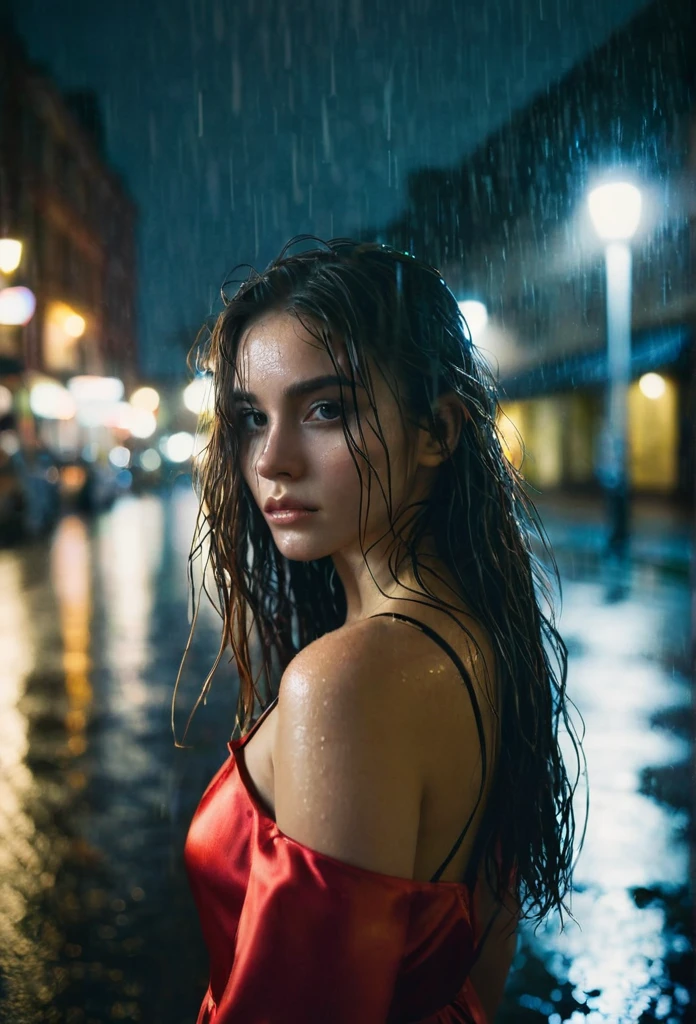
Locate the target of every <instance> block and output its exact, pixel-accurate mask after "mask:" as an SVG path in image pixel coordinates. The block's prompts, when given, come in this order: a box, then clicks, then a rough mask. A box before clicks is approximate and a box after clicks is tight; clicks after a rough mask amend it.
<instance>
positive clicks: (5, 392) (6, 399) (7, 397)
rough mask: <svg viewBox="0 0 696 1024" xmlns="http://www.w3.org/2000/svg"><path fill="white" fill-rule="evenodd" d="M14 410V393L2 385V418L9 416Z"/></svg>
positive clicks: (0, 406) (0, 393)
mask: <svg viewBox="0 0 696 1024" xmlns="http://www.w3.org/2000/svg"><path fill="white" fill-rule="evenodd" d="M11 410H12V392H11V391H10V389H9V388H6V387H5V385H4V384H0V416H7V414H8V412H10V411H11Z"/></svg>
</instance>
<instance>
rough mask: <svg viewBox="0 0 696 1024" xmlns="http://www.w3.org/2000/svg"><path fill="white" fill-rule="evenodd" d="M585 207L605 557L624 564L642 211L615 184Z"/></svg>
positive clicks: (634, 195) (634, 194) (626, 188)
mask: <svg viewBox="0 0 696 1024" xmlns="http://www.w3.org/2000/svg"><path fill="white" fill-rule="evenodd" d="M589 207H590V214H591V216H592V220H593V222H594V226H595V229H596V231H597V233H598V234H599V235H600V236H601V237H602V238H603V239H604V240H605V241H606V243H607V245H606V249H605V260H604V262H605V271H606V293H607V298H606V303H607V394H606V405H605V414H604V429H603V440H604V445H603V455H602V466H601V471H602V482H603V485H604V488H605V492H606V497H607V513H608V519H609V535H608V543H607V553H608V554H609V555H610V556H612V557H615V558H618V559H621V560H623V559H624V558H625V556H626V554H627V550H628V540H629V535H630V503H629V474H628V388H629V384H630V381H631V274H632V254H631V247H630V239H631V238H632V237H633V235H634V233H635V231H636V228H637V227H638V222H639V220H640V211H641V195H640V192H639V191H638V189H637V188H636V187H635V185H631V184H629V183H627V182H618V181H614V182H611V183H608V184H606V185H600V186H598V187H597V188H595V189H593V191H592V192H591V193H590V196H589Z"/></svg>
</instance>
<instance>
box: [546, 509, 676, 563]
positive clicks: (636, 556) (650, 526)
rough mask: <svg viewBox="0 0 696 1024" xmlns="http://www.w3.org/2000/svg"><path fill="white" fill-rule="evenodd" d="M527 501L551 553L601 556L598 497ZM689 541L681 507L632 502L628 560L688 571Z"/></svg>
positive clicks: (603, 537)
mask: <svg viewBox="0 0 696 1024" xmlns="http://www.w3.org/2000/svg"><path fill="white" fill-rule="evenodd" d="M532 500H533V502H534V504H535V505H536V507H537V509H538V511H539V515H540V516H541V521H542V523H543V525H544V528H545V530H546V532H547V534H548V536H549V540H550V542H551V544H552V546H553V549H554V551H555V552H557V553H558V554H561V553H563V554H566V553H567V554H573V555H576V556H581V557H582V556H589V557H595V558H596V557H599V556H601V555H602V554H603V552H604V550H605V548H606V542H607V534H608V527H607V522H606V510H605V506H604V502H603V499H602V498H601V497H600V496H593V495H577V494H570V495H569V494H560V493H554V494H541V495H535V494H533V493H532ZM694 537H695V530H694V522H693V518H692V517H691V516H690V515H689V513H688V512H687V511H686V510H685V509H683V508H679V507H676V506H675V505H674V504H671V503H670V502H668V501H661V500H660V499H656V498H634V499H633V501H632V503H631V539H630V558H631V561H632V562H637V563H642V564H648V565H655V566H664V567H671V568H675V569H678V570H681V571H683V572H688V571H689V569H690V566H691V559H692V556H693V548H694Z"/></svg>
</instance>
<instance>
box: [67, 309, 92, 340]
mask: <svg viewBox="0 0 696 1024" xmlns="http://www.w3.org/2000/svg"><path fill="white" fill-rule="evenodd" d="M86 326H87V324H86V321H85V318H84V317H83V316H80V314H79V313H69V314H68V315H67V316H66V318H65V333H66V334H67V335H68V337H70V338H81V337H82V335H83V334H84V333H85V327H86Z"/></svg>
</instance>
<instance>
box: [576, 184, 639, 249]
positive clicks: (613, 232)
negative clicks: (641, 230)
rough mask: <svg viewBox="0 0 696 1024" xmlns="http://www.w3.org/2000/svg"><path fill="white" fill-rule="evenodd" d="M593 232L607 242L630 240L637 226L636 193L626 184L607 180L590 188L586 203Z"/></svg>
mask: <svg viewBox="0 0 696 1024" xmlns="http://www.w3.org/2000/svg"><path fill="white" fill-rule="evenodd" d="M587 203H588V206H589V209H590V217H591V218H592V223H593V225H594V229H595V231H596V232H597V234H598V235H599V237H600V238H603V239H604V240H605V241H607V242H621V241H627V240H628V239H629V238H632V237H633V235H634V234H635V233H636V229H637V228H638V225H639V223H640V213H641V207H642V198H641V194H640V190H639V189H638V188H636V186H635V185H632V184H631V183H630V182H628V181H610V182H608V183H607V184H606V185H598V186H597V188H593V189H592V191H591V192H590V194H589V197H588V200H587Z"/></svg>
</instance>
